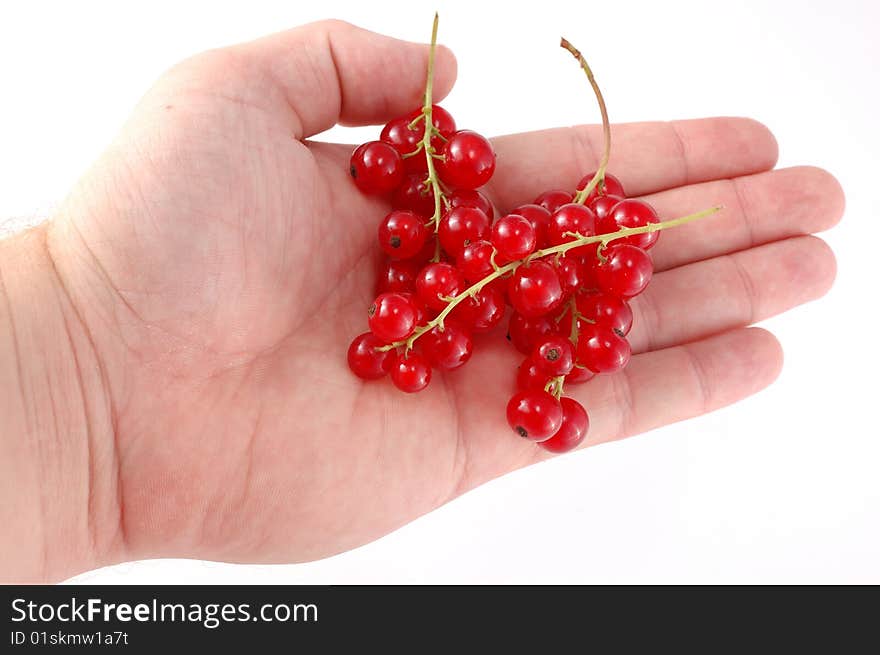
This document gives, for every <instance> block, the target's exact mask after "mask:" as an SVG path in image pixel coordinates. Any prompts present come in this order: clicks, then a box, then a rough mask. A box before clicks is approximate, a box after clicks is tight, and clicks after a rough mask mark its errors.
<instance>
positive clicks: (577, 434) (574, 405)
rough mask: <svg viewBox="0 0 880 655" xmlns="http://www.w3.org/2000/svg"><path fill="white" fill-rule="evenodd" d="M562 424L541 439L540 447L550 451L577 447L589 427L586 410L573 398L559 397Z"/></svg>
mask: <svg viewBox="0 0 880 655" xmlns="http://www.w3.org/2000/svg"><path fill="white" fill-rule="evenodd" d="M559 404H560V405H562V425H560V426H559V430H558V431H557V432H556V434H554V435H553V436H552V437H550V438H549V439H547V441H542V442H541V443H540V444H538V445H540V446H541V448H543V449H544V450H547V451H550V452H551V453H567V452H568V451H570V450H574V449H575V448H577V447H578V446H579V445H580V444H581V442H582V441H583V440H584V438H585V437H586V436H587V431H588V430H589V429H590V418H589V417H588V416H587V410H585V409H584V406H583V405H581V404H580V403H579V402H578V401H576V400H574V399H573V398H561V399H560V401H559Z"/></svg>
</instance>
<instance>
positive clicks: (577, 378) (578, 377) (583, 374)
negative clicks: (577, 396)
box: [565, 364, 596, 384]
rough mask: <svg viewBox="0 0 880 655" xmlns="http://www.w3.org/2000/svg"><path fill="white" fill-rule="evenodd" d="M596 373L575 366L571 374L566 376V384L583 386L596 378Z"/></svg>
mask: <svg viewBox="0 0 880 655" xmlns="http://www.w3.org/2000/svg"><path fill="white" fill-rule="evenodd" d="M595 375H596V374H595V373H593V371H591V370H590V369H588V368H585V367H583V366H579V365H577V364H575V367H574V368H573V369H571V373H569V374H568V375H566V376H565V384H581V383H582V382H586V381H587V380H591V379H592V378H593V377H595Z"/></svg>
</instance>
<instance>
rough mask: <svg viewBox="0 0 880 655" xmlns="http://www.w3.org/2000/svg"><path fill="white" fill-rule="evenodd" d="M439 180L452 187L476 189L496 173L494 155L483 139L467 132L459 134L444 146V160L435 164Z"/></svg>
mask: <svg viewBox="0 0 880 655" xmlns="http://www.w3.org/2000/svg"><path fill="white" fill-rule="evenodd" d="M437 172H438V173H439V174H440V178H441V179H442V180H443V181H444V182H446V183H448V184H451V185H452V186H454V187H459V188H461V189H476V188H477V187H481V186H483V185H484V184H485V183H486V182H488V181H489V179H490V178H491V177H492V173H494V172H495V151H494V150H493V149H492V144H491V143H489V140H488V139H486V137H484V136H482V135H480V134H477V133H476V132H472V131H470V130H459V131H458V132H456V133H455V134H453V135H452V136H451V137H450V138H449V140H448V141H447V142H446V144H445V145H444V146H443V159H438V160H437Z"/></svg>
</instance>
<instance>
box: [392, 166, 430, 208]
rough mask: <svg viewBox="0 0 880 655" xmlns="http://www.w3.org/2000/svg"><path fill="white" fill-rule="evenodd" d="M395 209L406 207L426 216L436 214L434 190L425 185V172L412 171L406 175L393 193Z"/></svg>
mask: <svg viewBox="0 0 880 655" xmlns="http://www.w3.org/2000/svg"><path fill="white" fill-rule="evenodd" d="M391 206H392V207H394V209H406V210H408V211H411V212H415V213H416V214H418V215H419V216H424V217H425V218H428V217H431V216H433V215H434V191H433V190H432V189H431V187H430V186H427V185H425V175H424V173H410V174H409V175H406V176H404V178H403V180H402V181H401V183H400V186H398V187H397V188H396V189H395V190H394V193H393V194H392V195H391Z"/></svg>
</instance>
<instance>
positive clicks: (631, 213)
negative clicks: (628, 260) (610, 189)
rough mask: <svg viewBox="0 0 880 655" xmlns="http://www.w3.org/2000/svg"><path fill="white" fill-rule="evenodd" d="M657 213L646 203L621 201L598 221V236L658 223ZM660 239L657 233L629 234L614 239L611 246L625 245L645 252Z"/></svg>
mask: <svg viewBox="0 0 880 655" xmlns="http://www.w3.org/2000/svg"><path fill="white" fill-rule="evenodd" d="M659 222H660V218H659V217H658V216H657V212H656V211H654V208H653V207H651V205H649V204H648V203H646V202H642V201H641V200H633V199H627V200H621V201H620V202H618V203H617V204H616V205H614V207H612V209H611V211H610V212H609V213H608V215H607V216H605V218H603V219H602V220H601V221H599V223H598V225H597V227H598V230H599V234H611V233H612V232H617V231H618V230H621V229H623V228H627V227H644V226H645V225H647V224H648V223H659ZM659 238H660V233H659V232H646V233H645V234H631V235H630V236H628V237H623V238H622V239H616V240H614V241H612V242H611V243H612V244H613V245H616V244H621V243H627V244H629V245H631V246H636V247H637V248H641V249H642V250H647V249H648V248H650V247H651V246H653V245H654V244H655V243H657V239H659Z"/></svg>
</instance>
